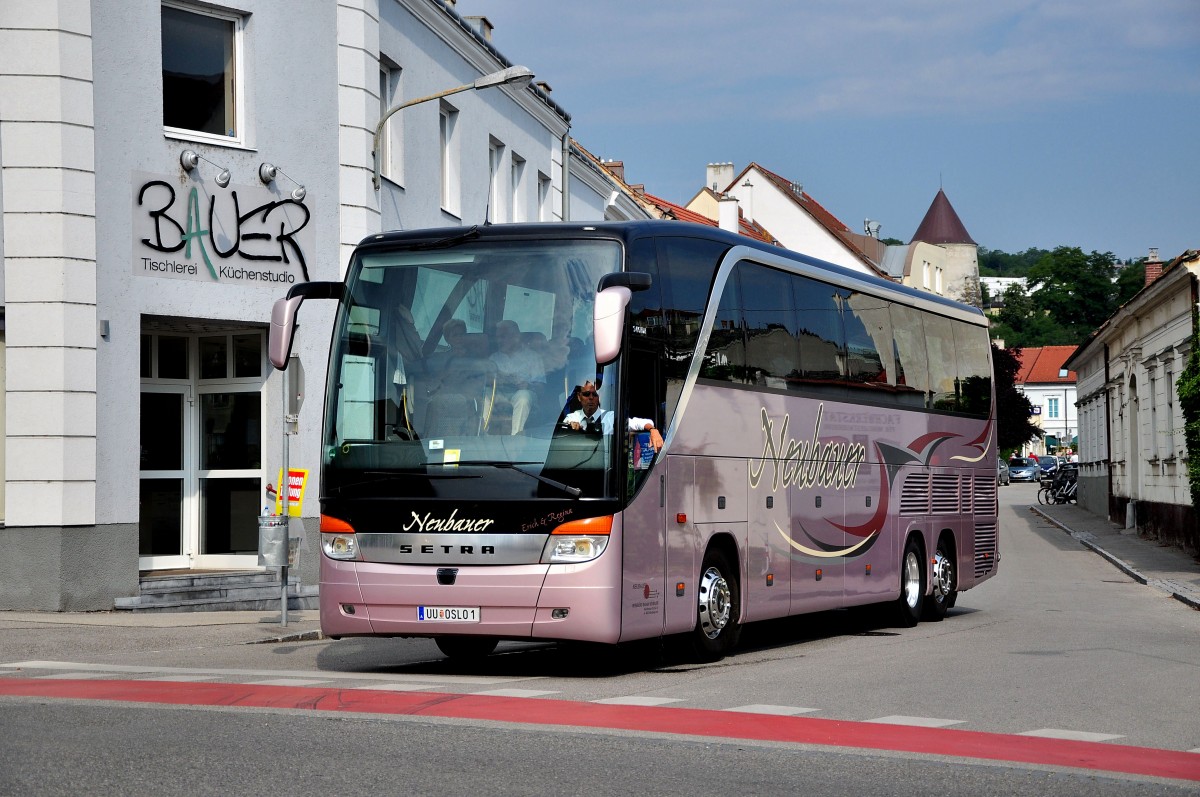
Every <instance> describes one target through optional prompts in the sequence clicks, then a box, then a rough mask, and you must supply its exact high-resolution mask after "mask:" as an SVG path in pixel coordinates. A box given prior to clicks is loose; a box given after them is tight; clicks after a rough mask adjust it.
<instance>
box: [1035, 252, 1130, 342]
mask: <svg viewBox="0 0 1200 797" xmlns="http://www.w3.org/2000/svg"><path fill="white" fill-rule="evenodd" d="M1116 264H1117V258H1116V256H1114V255H1113V253H1112V252H1104V253H1100V252H1095V251H1093V252H1092V253H1091V254H1090V255H1085V254H1084V253H1083V250H1082V249H1080V248H1079V247H1077V246H1060V247H1058V248H1056V249H1055V250H1054V251H1053V252H1050V253H1048V254H1046V255H1045V256H1044V257H1042V259H1041V260H1039V261H1038V262H1037V265H1036V266H1034V267H1033V268H1032V269H1030V271H1029V282H1028V285H1029V292H1030V297H1031V298H1032V299H1033V301H1034V304H1035V305H1037V307H1038V308H1039V309H1041V310H1044V311H1045V312H1046V313H1048V314H1049V315H1050V317H1051V318H1054V319H1055V320H1056V321H1058V322H1059V323H1060V324H1061V325H1062V326H1063V327H1065V328H1066V329H1067V330H1068V331H1069V332H1070V334H1069V335H1068V340H1067V341H1066V342H1067V343H1079V342H1080V341H1082V340H1083V339H1084V338H1086V337H1087V336H1088V334H1089V333H1091V332H1092V330H1094V329H1096V328H1097V327H1098V326H1100V325H1101V324H1103V323H1104V322H1105V321H1106V320H1108V317H1109V316H1111V315H1112V314H1113V312H1114V311H1115V310H1116V309H1117V305H1116V295H1115V294H1116V291H1114V290H1113V283H1112V278H1113V274H1114V273H1115V271H1116Z"/></svg>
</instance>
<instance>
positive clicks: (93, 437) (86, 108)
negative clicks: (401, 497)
mask: <svg viewBox="0 0 1200 797" xmlns="http://www.w3.org/2000/svg"><path fill="white" fill-rule="evenodd" d="M489 28H490V26H488V25H487V23H486V20H467V19H465V18H463V17H461V16H459V14H458V13H457V12H456V11H455V8H454V6H453V3H450V4H447V3H445V2H442V0H339V2H337V3H333V2H329V0H291V2H288V3H280V2H275V1H274V0H237V2H231V1H227V0H206V1H205V2H199V1H198V0H197V2H186V1H185V0H140V2H129V0H7V1H6V2H4V3H2V4H0V222H2V224H0V229H2V230H3V236H2V237H0V269H2V273H0V277H2V279H0V285H2V293H0V304H2V306H3V315H2V316H0V317H2V318H3V327H2V330H3V331H2V333H0V346H2V347H3V349H2V351H3V358H2V361H3V363H4V370H3V372H0V377H2V380H3V390H2V391H0V396H2V397H3V400H4V402H5V406H4V408H3V419H4V428H3V434H4V438H5V446H4V450H3V457H0V468H2V473H3V490H2V492H0V500H2V504H0V513H2V515H0V516H2V519H3V524H4V525H3V528H2V529H0V543H2V544H3V548H4V550H5V551H6V555H5V556H4V557H2V558H0V609H43V610H55V609H58V610H88V609H110V608H112V607H113V605H114V602H115V601H116V600H117V599H118V598H122V597H127V596H131V595H134V594H136V593H137V591H138V589H139V574H148V573H149V574H152V573H156V572H160V571H164V570H175V569H187V570H203V569H214V568H220V569H254V568H255V567H256V565H257V542H258V541H257V524H256V520H255V518H256V516H257V515H258V514H259V510H260V509H261V507H262V506H263V505H264V503H265V502H266V500H267V497H266V496H267V494H266V486H267V485H268V484H278V475H279V469H280V466H281V461H282V456H283V450H284V445H283V440H284V437H283V423H282V415H283V407H282V404H283V394H284V390H285V388H284V386H283V384H282V378H281V376H280V375H279V374H277V373H274V372H272V371H271V369H270V368H269V367H268V365H267V362H266V357H265V337H266V331H265V330H266V324H267V321H268V319H269V315H270V309H271V305H272V302H273V301H274V300H275V299H276V298H278V297H280V296H282V295H283V293H284V292H285V291H286V289H287V287H288V286H289V285H291V284H293V283H295V282H297V281H302V280H307V279H312V280H336V279H339V278H340V277H341V275H342V272H343V270H344V268H345V264H346V262H347V257H348V253H349V251H350V248H351V247H352V246H353V245H354V244H355V243H357V242H358V241H359V240H360V239H361V238H363V237H364V236H366V235H368V234H371V233H375V232H378V231H379V230H381V229H385V228H414V227H425V226H447V225H448V226H458V225H470V224H479V223H483V222H484V221H485V220H490V221H510V220H534V219H559V218H562V217H563V211H564V206H565V203H564V201H563V197H564V193H563V186H564V180H566V179H567V177H566V175H565V174H564V157H563V155H564V153H566V152H568V151H569V141H568V129H569V121H570V118H569V116H568V115H567V114H566V113H565V112H564V111H563V110H562V109H561V108H559V107H558V106H557V105H556V104H555V103H554V102H553V101H552V100H550V99H549V97H548V95H547V93H546V92H545V91H543V90H541V89H539V88H537V87H530V86H519V85H509V86H504V87H493V88H487V89H486V90H481V91H471V90H466V91H462V92H458V93H454V94H451V95H447V96H445V97H442V98H440V99H433V100H430V101H428V102H423V103H421V104H418V105H414V106H413V107H410V108H406V109H404V110H403V111H400V112H399V113H398V114H396V115H395V116H392V117H391V119H390V121H389V122H388V124H387V125H386V127H385V129H384V131H383V136H382V142H383V144H382V147H381V156H382V157H381V163H380V166H381V168H380V171H381V173H382V180H381V186H380V187H379V189H378V190H376V188H375V187H374V186H373V179H372V178H373V167H374V162H373V159H372V145H373V137H374V132H375V127H376V124H377V121H378V120H379V119H380V118H381V116H382V111H383V110H384V109H385V108H388V107H389V106H394V105H397V104H401V103H403V102H407V101H409V100H411V99H414V98H422V97H427V96H429V95H434V94H438V93H441V92H443V91H444V90H446V89H449V88H455V87H460V86H464V85H469V84H472V83H473V82H474V81H475V80H476V79H478V78H480V77H481V76H483V75H487V74H491V73H494V72H497V71H498V70H502V69H504V68H507V67H511V66H512V63H511V62H509V61H508V60H507V59H505V58H504V56H502V55H501V54H500V53H499V51H498V50H496V48H495V47H494V46H492V45H491V43H490V42H489V40H488V38H487V35H486V34H487V31H488V30H489ZM581 188H586V186H581ZM332 309H333V308H332V307H329V306H322V303H314V304H313V305H312V306H311V307H306V308H305V311H304V316H305V318H304V319H303V320H304V325H303V327H302V329H301V331H300V333H299V334H298V336H297V340H296V349H295V353H296V354H297V355H298V357H299V361H300V363H301V365H302V367H303V369H304V371H305V372H306V376H307V383H308V385H309V397H310V398H309V400H308V401H307V402H305V403H304V405H303V407H302V409H301V410H300V411H299V416H298V433H297V434H295V435H293V436H291V442H290V446H289V448H290V456H289V460H290V464H291V465H292V466H293V467H298V468H305V469H307V470H308V471H309V477H308V481H307V486H306V496H307V497H306V499H305V502H304V504H303V515H304V518H303V529H302V530H301V531H299V532H297V533H303V534H307V535H309V536H311V535H314V534H315V533H316V530H315V516H316V514H317V506H316V501H315V498H314V497H313V496H315V495H316V494H317V493H318V490H319V485H318V484H317V483H316V482H317V478H318V469H317V463H318V461H319V460H318V450H317V449H318V447H317V441H318V437H319V432H320V425H321V407H320V404H321V400H320V395H321V391H320V389H319V387H317V386H319V385H321V384H322V382H323V377H324V369H325V360H326V347H327V344H328V334H327V333H326V332H323V331H322V330H323V329H327V328H328V326H327V325H328V323H329V322H330V320H331V316H332ZM293 523H294V524H295V525H294V528H295V527H296V526H298V525H300V521H293ZM313 560H314V557H311V556H310V557H308V559H307V560H305V562H304V564H303V565H302V567H304V568H307V572H305V573H304V574H303V575H304V578H305V581H306V582H307V583H309V584H311V583H313V582H314V580H315V568H314V566H313V565H314V562H313Z"/></svg>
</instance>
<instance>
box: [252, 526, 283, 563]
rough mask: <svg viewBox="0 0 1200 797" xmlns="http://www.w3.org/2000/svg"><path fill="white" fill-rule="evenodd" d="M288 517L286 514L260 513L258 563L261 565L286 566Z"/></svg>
mask: <svg viewBox="0 0 1200 797" xmlns="http://www.w3.org/2000/svg"><path fill="white" fill-rule="evenodd" d="M287 533H288V519H287V516H286V515H262V516H260V517H259V519H258V563H259V565H261V566H263V567H286V566H287V563H288V534H287Z"/></svg>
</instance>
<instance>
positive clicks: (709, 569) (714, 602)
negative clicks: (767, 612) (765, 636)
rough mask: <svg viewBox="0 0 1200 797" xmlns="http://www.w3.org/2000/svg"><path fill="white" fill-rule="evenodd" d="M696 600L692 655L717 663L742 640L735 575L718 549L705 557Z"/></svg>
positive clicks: (740, 603)
mask: <svg viewBox="0 0 1200 797" xmlns="http://www.w3.org/2000/svg"><path fill="white" fill-rule="evenodd" d="M696 600H697V603H696V627H695V628H694V629H693V630H692V645H691V647H692V652H693V654H694V655H695V656H696V658H697V659H699V660H700V661H720V660H721V659H723V658H724V657H725V656H726V655H727V654H728V653H730V652H731V651H732V650H733V648H734V646H736V645H737V641H738V637H739V636H741V633H742V626H741V623H740V621H739V618H740V617H741V612H742V597H741V591H740V589H739V584H738V577H737V571H736V570H734V568H733V566H732V565H731V564H730V563H729V559H728V558H727V557H726V556H725V553H724V552H723V551H721V550H720V549H718V548H710V549H709V550H708V553H706V554H705V555H704V565H703V566H702V567H701V568H700V583H699V584H698V585H697V587H696Z"/></svg>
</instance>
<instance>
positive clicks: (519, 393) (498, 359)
mask: <svg viewBox="0 0 1200 797" xmlns="http://www.w3.org/2000/svg"><path fill="white" fill-rule="evenodd" d="M495 337H496V351H494V352H493V353H492V356H491V361H492V363H493V364H494V365H495V367H496V398H497V399H500V400H502V401H504V402H506V403H508V404H509V405H510V406H511V407H512V425H511V433H512V434H520V433H521V431H522V430H523V429H524V428H525V422H526V421H527V420H529V413H530V411H531V410H532V409H533V404H534V401H535V399H536V397H537V393H538V391H540V390H541V389H542V387H543V386H545V384H546V369H545V366H544V365H543V364H542V358H541V357H539V356H538V354H537V352H535V351H534V350H533V349H531V348H529V347H528V346H526V345H525V342H524V341H523V340H522V338H521V328H520V327H519V326H518V325H517V322H516V321H511V320H504V321H501V322H500V323H498V324H496V335H495Z"/></svg>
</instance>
